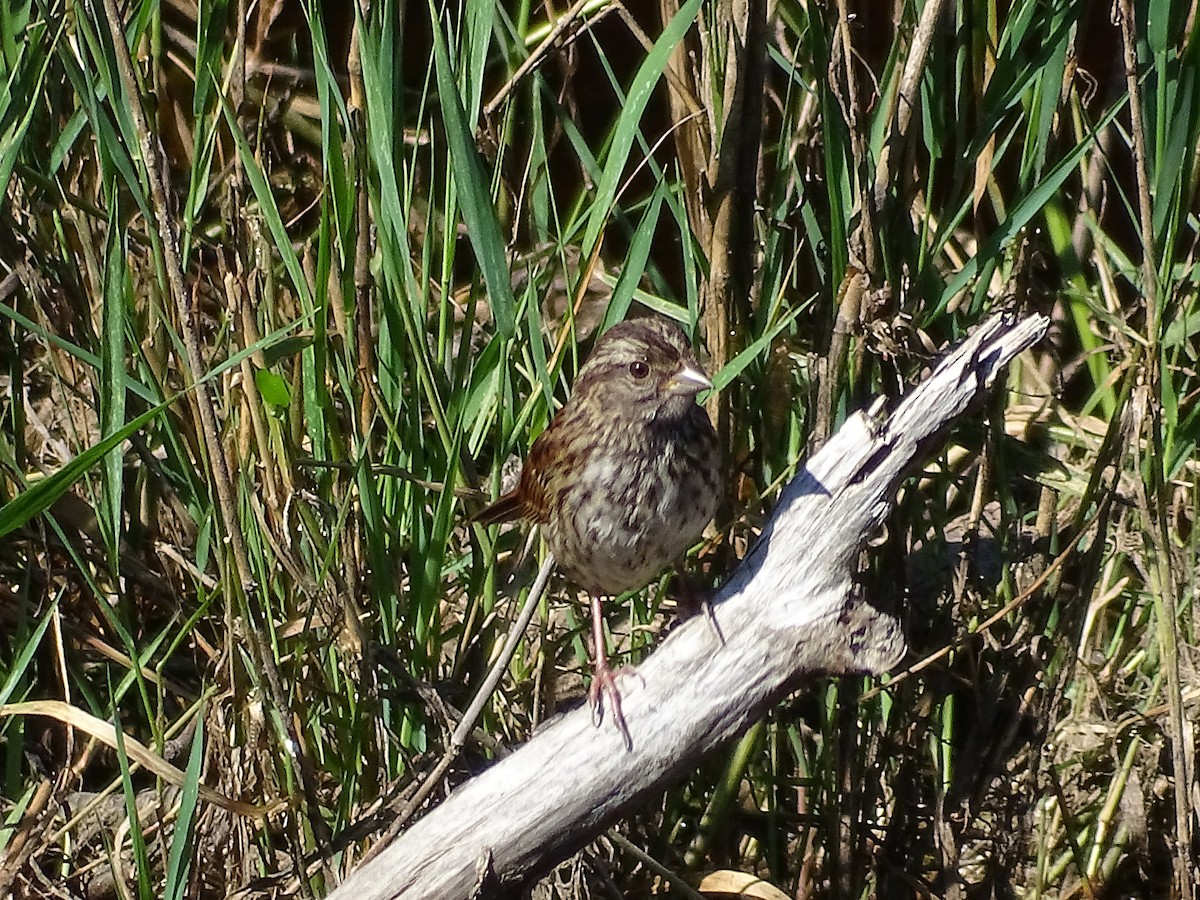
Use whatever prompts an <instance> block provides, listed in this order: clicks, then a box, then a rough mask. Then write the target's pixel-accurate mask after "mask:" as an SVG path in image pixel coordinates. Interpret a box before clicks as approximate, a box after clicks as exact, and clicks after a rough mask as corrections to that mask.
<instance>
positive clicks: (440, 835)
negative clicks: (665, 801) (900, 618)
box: [334, 316, 1048, 900]
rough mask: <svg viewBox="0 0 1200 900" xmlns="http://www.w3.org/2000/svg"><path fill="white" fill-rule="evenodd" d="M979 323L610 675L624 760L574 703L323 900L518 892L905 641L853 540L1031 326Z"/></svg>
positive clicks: (881, 661)
mask: <svg viewBox="0 0 1200 900" xmlns="http://www.w3.org/2000/svg"><path fill="white" fill-rule="evenodd" d="M1047 325H1048V320H1047V319H1046V318H1044V317H1042V316H1031V317H1029V318H1026V319H1024V320H1021V321H1019V322H1018V321H1013V320H1012V319H1010V318H1008V317H1006V316H996V317H993V318H992V319H990V320H988V321H987V322H986V323H984V324H983V325H982V326H980V327H979V329H978V330H977V331H976V332H975V333H974V334H973V335H972V336H971V337H970V338H968V339H967V340H966V341H965V342H964V343H963V344H962V345H960V346H959V347H958V348H957V349H956V350H954V351H953V352H952V353H951V354H949V355H948V356H947V357H946V358H945V359H944V360H943V361H942V362H941V364H940V365H939V366H938V367H937V369H936V371H934V373H933V374H932V375H931V376H930V377H929V379H928V380H926V381H925V382H924V383H923V384H921V385H920V386H918V387H916V388H915V389H914V390H912V391H911V392H910V393H909V394H908V395H907V396H906V397H905V398H904V399H903V400H902V401H901V403H900V404H899V405H898V406H897V408H896V410H895V412H893V413H892V414H891V415H890V416H888V417H886V418H883V417H882V416H881V413H882V408H881V405H880V404H876V406H875V407H874V408H873V409H872V410H871V411H870V412H867V413H861V412H860V413H857V414H855V415H854V416H852V417H851V418H850V419H849V421H847V422H846V424H845V425H844V426H843V427H842V429H841V430H840V431H838V433H837V434H836V435H834V437H833V438H832V439H831V440H830V441H829V443H828V444H826V445H825V447H824V448H823V449H822V450H821V451H820V452H819V453H817V454H816V455H815V456H814V457H813V458H812V459H811V460H810V461H809V462H808V464H807V465H806V466H805V467H804V469H803V470H802V471H801V472H800V473H799V474H798V475H797V477H796V478H795V479H794V480H793V481H792V482H791V483H790V484H789V485H788V486H787V488H786V489H785V490H784V492H783V495H782V496H781V498H780V501H779V505H778V507H777V508H776V510H775V513H774V516H773V517H772V519H771V521H770V523H769V524H768V525H767V528H766V530H765V531H764V532H763V534H762V536H761V538H760V539H759V541H758V543H757V544H756V545H755V547H754V549H753V550H752V551H751V552H750V554H749V556H748V557H747V558H746V560H745V561H744V562H743V564H742V565H741V567H740V568H739V569H738V570H737V571H736V572H735V573H734V575H733V577H732V578H730V580H729V581H728V582H727V583H726V584H725V585H724V586H723V587H722V588H721V590H720V592H719V593H718V595H717V598H716V600H715V601H714V604H713V612H714V614H715V616H716V619H717V622H718V624H719V627H720V632H721V634H722V635H723V636H724V642H722V641H721V640H720V639H719V638H718V637H717V636H716V635H715V634H714V630H713V629H712V628H711V627H710V626H709V624H708V623H706V622H705V621H704V617H702V616H698V617H696V618H695V619H692V620H690V621H688V622H685V623H684V624H682V625H680V626H679V627H678V628H676V629H675V630H674V631H673V632H672V633H671V634H670V636H669V637H668V638H667V639H666V640H665V641H663V643H662V646H660V647H659V648H658V649H657V650H656V651H655V652H654V653H653V654H652V655H651V656H650V657H649V658H648V659H646V661H645V662H643V663H642V664H641V665H640V666H639V667H638V669H637V675H636V676H633V675H630V676H626V677H624V678H622V679H621V682H620V686H621V692H622V697H623V708H624V713H625V719H626V721H627V722H628V725H629V731H630V734H631V736H632V740H633V746H632V749H630V750H627V749H626V747H625V745H624V742H623V740H622V737H621V734H620V733H619V732H618V730H617V728H616V727H615V726H614V725H613V724H612V722H611V720H610V719H605V721H604V722H603V723H602V725H601V726H600V727H596V726H595V725H593V724H592V719H591V712H590V710H589V709H587V708H586V707H584V708H579V709H575V710H573V711H571V712H568V713H566V714H564V715H561V716H559V717H558V718H556V719H554V720H553V721H551V722H550V723H549V724H548V725H547V726H546V727H545V728H543V729H542V730H540V731H539V732H537V733H536V734H535V735H534V736H533V737H532V738H531V739H530V740H529V742H528V743H526V744H525V746H523V747H522V748H520V749H519V750H518V751H517V752H515V753H513V754H512V755H511V756H509V757H507V758H505V759H504V760H502V761H500V762H498V763H496V764H495V765H494V766H492V767H491V768H490V769H488V770H487V771H486V772H484V773H483V774H481V775H479V776H477V777H476V778H474V779H472V780H471V781H469V782H468V783H466V784H464V785H463V786H462V787H460V788H459V789H458V790H456V791H455V792H454V793H453V794H452V795H451V796H450V797H449V798H448V799H447V800H446V801H445V802H444V803H442V805H441V806H439V807H438V808H436V809H434V810H433V811H432V812H430V813H429V814H428V815H427V816H426V817H425V818H424V819H422V820H420V821H419V822H417V823H416V824H415V825H414V826H413V827H412V828H410V829H409V830H408V831H407V832H405V833H404V834H402V835H401V836H400V837H399V838H398V839H397V840H396V841H395V843H393V844H392V845H391V846H389V847H387V848H386V849H384V850H383V851H382V852H381V853H379V854H378V855H377V856H376V857H375V858H373V859H372V860H371V861H370V862H369V863H367V864H366V865H364V866H362V867H361V868H360V869H358V870H357V871H356V872H354V873H353V874H352V875H351V876H350V877H349V878H348V879H347V880H346V882H345V883H344V884H343V885H342V886H341V888H340V889H339V890H338V891H336V892H335V894H334V896H335V897H338V898H342V900H345V898H349V897H356V898H391V897H400V896H404V897H436V898H448V897H467V896H481V897H488V896H496V895H498V894H500V893H502V892H508V891H512V890H514V889H516V888H519V887H520V886H522V885H525V884H527V883H528V882H530V881H531V880H532V879H534V878H535V877H537V876H538V875H539V874H540V873H542V872H544V871H546V870H547V869H548V868H549V867H551V866H552V865H554V864H555V863H556V862H557V861H559V860H561V859H562V858H564V857H565V856H566V855H567V854H569V853H570V852H572V851H573V850H575V849H576V848H577V847H579V846H580V845H582V844H583V843H585V842H586V841H587V840H589V839H590V838H591V837H593V836H594V835H595V834H597V833H598V832H599V831H600V830H601V829H602V828H603V827H604V826H605V825H607V824H608V823H609V822H611V821H612V820H613V819H615V818H617V817H618V816H619V815H620V814H621V813H622V812H623V811H624V810H626V809H629V808H630V807H632V806H633V805H634V804H636V803H637V802H638V801H639V800H640V799H641V798H643V797H645V796H646V795H647V794H649V793H650V792H653V791H657V790H661V789H662V787H663V786H664V785H665V784H666V783H668V782H670V781H672V780H673V779H675V778H677V777H678V776H680V775H682V774H683V773H685V772H688V771H690V770H691V769H693V768H694V767H695V765H696V763H697V761H698V760H699V759H700V757H702V756H703V755H704V754H706V753H709V752H710V751H712V750H713V749H715V748H716V747H718V746H720V745H721V744H723V743H725V742H727V741H729V740H731V739H733V738H734V737H736V736H737V735H738V734H740V733H741V732H742V731H744V730H745V729H746V728H747V727H748V726H749V725H751V724H752V723H753V722H754V721H756V720H757V719H758V718H759V717H760V716H761V715H762V713H763V712H764V710H766V709H768V708H769V707H770V706H771V705H772V704H773V703H775V702H776V701H778V700H779V699H780V698H781V697H782V696H784V695H785V694H787V693H788V692H789V691H791V690H793V689H794V688H795V687H796V685H797V683H798V681H799V680H800V679H801V678H802V677H803V676H804V675H805V674H810V673H813V672H836V673H849V672H868V673H879V672H882V671H885V670H887V669H888V668H890V667H891V666H893V665H895V664H896V662H898V660H899V658H900V657H901V655H902V654H903V653H904V640H903V637H902V636H901V634H900V629H899V626H898V624H897V623H896V621H895V620H894V619H892V618H891V617H889V616H887V615H885V614H883V613H881V612H879V611H878V610H875V609H873V608H872V607H870V606H869V605H867V604H866V603H864V602H862V601H861V599H859V598H858V597H856V595H855V592H854V590H853V584H852V578H853V574H854V569H855V565H856V562H857V558H858V553H859V550H860V548H861V547H862V545H863V542H864V541H865V540H866V539H867V538H868V537H869V536H870V535H871V534H872V533H873V532H874V531H875V529H876V528H878V527H879V525H880V524H881V523H882V522H883V519H884V516H885V514H886V512H887V510H888V507H889V505H890V503H891V499H892V495H893V494H894V492H895V490H896V488H897V486H898V484H899V483H900V481H901V479H902V478H903V477H904V475H905V473H906V472H907V471H909V470H910V467H911V466H912V465H913V464H914V463H915V462H918V461H919V460H920V458H921V457H922V455H923V454H924V453H926V452H928V450H929V449H930V448H931V447H932V446H933V443H934V441H935V440H936V439H937V438H938V437H939V436H940V435H941V434H942V433H943V432H944V430H945V429H946V428H947V427H948V426H949V425H951V424H952V423H953V422H954V421H955V420H956V419H958V418H959V417H961V416H962V415H963V414H964V413H965V412H966V411H967V409H968V407H969V406H970V404H971V403H972V401H973V400H975V399H976V398H977V397H978V396H979V395H980V394H981V393H982V392H983V391H984V390H986V389H987V387H988V386H990V385H991V384H992V383H993V382H994V380H995V379H996V377H997V375H998V374H999V373H1000V372H1001V370H1002V369H1003V367H1004V366H1005V365H1006V364H1007V363H1008V362H1009V361H1010V360H1011V359H1012V358H1013V357H1014V356H1016V354H1018V353H1019V352H1020V351H1021V350H1023V349H1025V348H1026V347H1028V346H1030V345H1031V344H1033V343H1034V342H1035V341H1037V340H1038V339H1039V338H1040V337H1041V336H1042V335H1043V334H1044V333H1045V331H1046V327H1047Z"/></svg>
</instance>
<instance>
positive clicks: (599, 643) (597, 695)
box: [588, 596, 633, 750]
mask: <svg viewBox="0 0 1200 900" xmlns="http://www.w3.org/2000/svg"><path fill="white" fill-rule="evenodd" d="M591 603H592V661H593V663H592V664H593V672H594V674H593V676H592V686H591V687H590V688H589V689H588V700H589V701H590V702H591V704H592V720H593V721H594V722H595V723H596V725H599V724H600V723H601V722H602V721H603V720H604V704H605V703H606V702H607V703H608V708H609V710H610V711H611V712H612V717H613V722H614V723H616V726H617V728H618V729H620V731H621V736H622V737H623V738H624V739H625V747H626V749H629V750H632V749H633V739H632V738H631V737H630V736H629V726H628V725H626V724H625V716H624V715H623V714H622V713H621V692H620V691H619V690H617V673H616V672H613V670H612V667H611V666H609V664H608V652H607V651H606V650H605V648H604V613H603V610H601V608H600V598H599V597H597V596H592V598H591Z"/></svg>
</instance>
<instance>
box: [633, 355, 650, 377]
mask: <svg viewBox="0 0 1200 900" xmlns="http://www.w3.org/2000/svg"><path fill="white" fill-rule="evenodd" d="M629 374H630V375H632V376H633V377H634V378H636V379H637V380H638V381H641V380H642V379H643V378H645V377H646V376H647V375H649V374H650V364H649V363H648V362H646V361H645V360H644V359H635V360H634V361H633V362H631V363H630V364H629Z"/></svg>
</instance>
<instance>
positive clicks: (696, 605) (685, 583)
mask: <svg viewBox="0 0 1200 900" xmlns="http://www.w3.org/2000/svg"><path fill="white" fill-rule="evenodd" d="M712 593H713V592H712V590H711V589H710V588H709V587H707V586H706V585H704V584H701V582H700V579H699V578H697V577H695V576H693V575H689V574H688V573H687V572H685V571H684V570H683V568H682V566H681V567H679V568H676V570H675V578H674V583H673V584H672V585H671V594H672V596H674V598H675V605H676V607H677V608H678V609H679V617H680V618H682V619H688V618H691V617H692V616H694V615H696V613H698V612H702V613H704V619H705V621H707V622H708V629H709V631H711V632H712V635H713V637H715V638H716V639H717V640H718V641H719V642H720V643H722V644H724V643H725V635H724V634H722V633H721V626H720V625H718V624H717V615H716V613H714V612H713V606H712V602H711V599H712Z"/></svg>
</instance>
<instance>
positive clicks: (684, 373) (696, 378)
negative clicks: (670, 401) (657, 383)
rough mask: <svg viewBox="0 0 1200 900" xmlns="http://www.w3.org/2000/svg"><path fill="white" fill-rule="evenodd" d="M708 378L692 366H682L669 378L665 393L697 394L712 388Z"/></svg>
mask: <svg viewBox="0 0 1200 900" xmlns="http://www.w3.org/2000/svg"><path fill="white" fill-rule="evenodd" d="M712 386H713V385H712V382H711V381H709V380H708V376H707V375H705V374H704V373H703V372H701V371H700V370H699V369H697V368H695V367H693V366H684V367H683V368H682V369H680V370H679V371H678V372H676V373H675V374H674V375H672V376H671V380H670V381H668V382H667V391H668V392H669V393H672V394H693V395H694V394H698V393H700V392H701V391H707V390H709V389H710V388H711V387H712Z"/></svg>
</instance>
